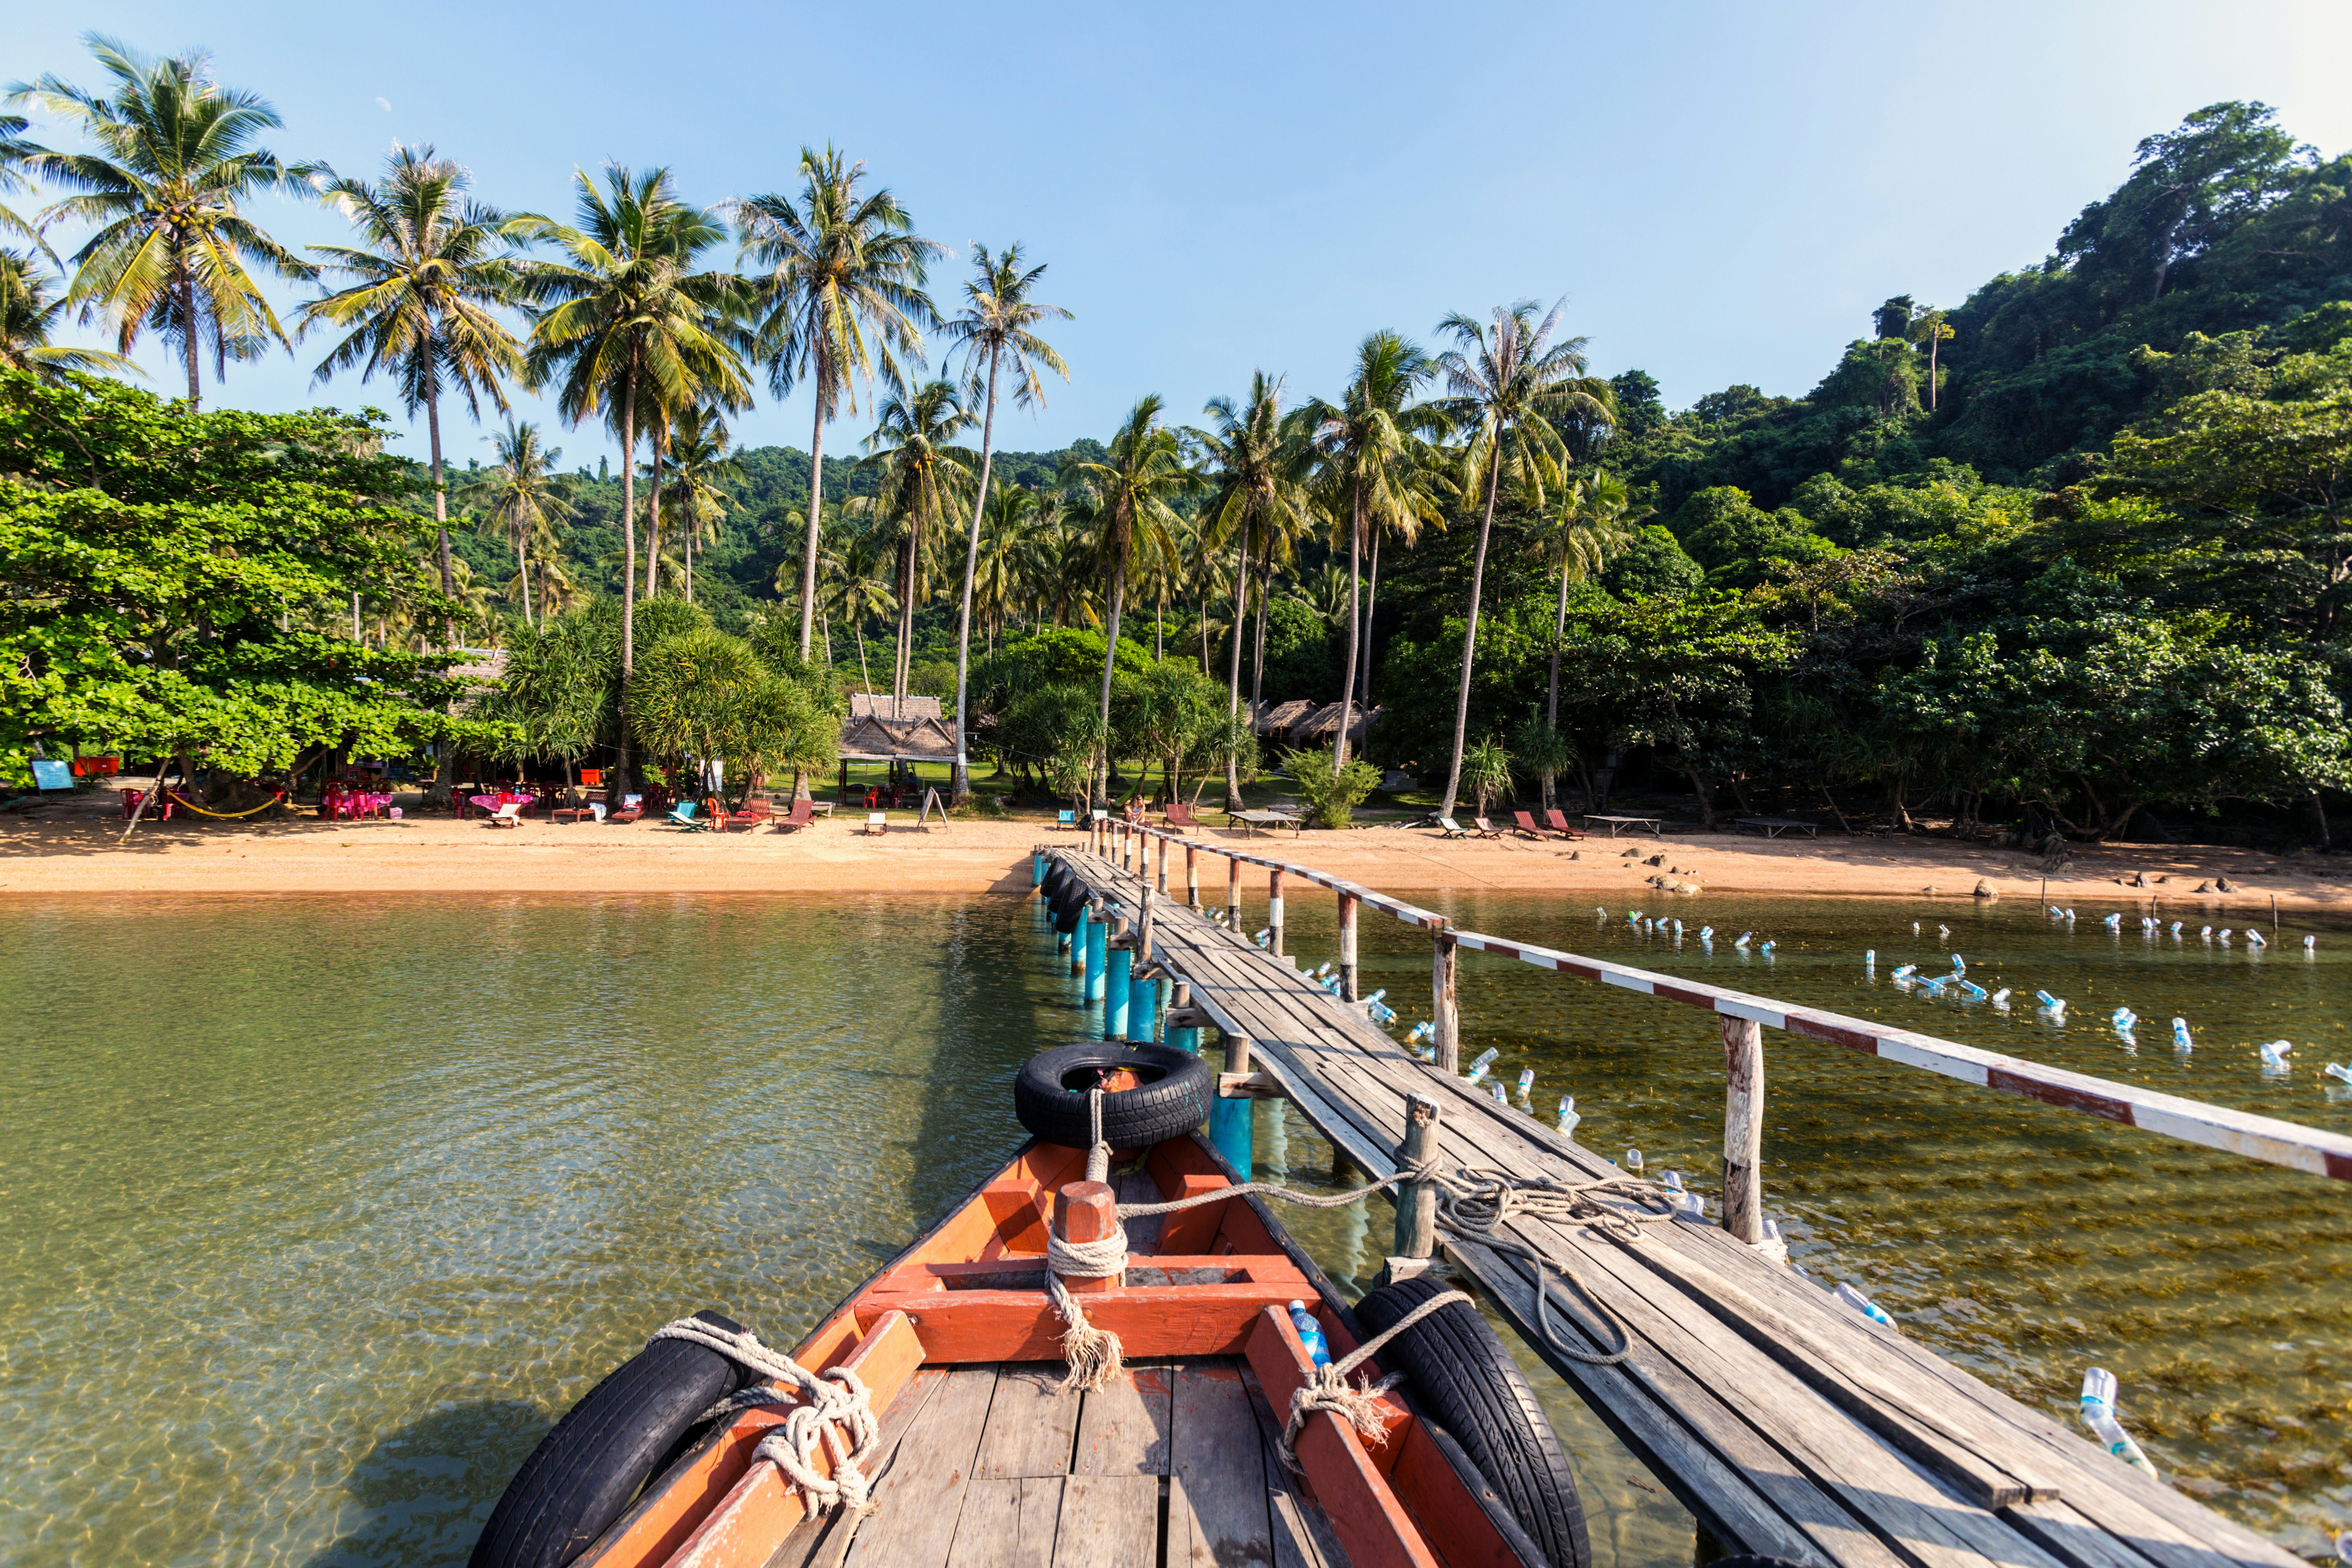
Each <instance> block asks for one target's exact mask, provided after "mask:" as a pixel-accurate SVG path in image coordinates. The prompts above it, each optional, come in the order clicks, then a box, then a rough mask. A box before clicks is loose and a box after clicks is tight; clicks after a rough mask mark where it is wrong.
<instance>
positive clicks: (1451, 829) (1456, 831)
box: [1437, 816, 1470, 838]
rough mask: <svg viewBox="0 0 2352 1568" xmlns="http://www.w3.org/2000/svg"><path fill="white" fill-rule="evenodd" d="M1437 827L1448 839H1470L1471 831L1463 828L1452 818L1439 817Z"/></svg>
mask: <svg viewBox="0 0 2352 1568" xmlns="http://www.w3.org/2000/svg"><path fill="white" fill-rule="evenodd" d="M1437 827H1438V831H1439V832H1441V833H1443V834H1444V835H1445V837H1448V838H1467V837H1470V830H1469V829H1468V828H1466V827H1465V826H1462V825H1461V824H1460V823H1458V822H1456V821H1454V819H1453V818H1452V817H1450V816H1441V817H1439V818H1438V819H1437Z"/></svg>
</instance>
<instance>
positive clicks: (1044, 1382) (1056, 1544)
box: [768, 1356, 1348, 1568]
mask: <svg viewBox="0 0 2352 1568" xmlns="http://www.w3.org/2000/svg"><path fill="white" fill-rule="evenodd" d="M1062 1370H1063V1369H1062V1368H1061V1367H1060V1366H1059V1365H1058V1364H1053V1365H1047V1364H1044V1363H1020V1364H1007V1365H1003V1366H1001V1367H1000V1366H995V1365H982V1366H958V1367H950V1368H929V1367H927V1368H925V1369H924V1370H922V1371H921V1372H919V1373H917V1374H916V1376H915V1378H914V1379H913V1381H912V1382H910V1383H909V1384H908V1387H907V1390H906V1391H905V1393H904V1394H901V1395H900V1396H899V1397H898V1399H896V1400H893V1401H892V1402H891V1405H890V1406H889V1408H887V1409H886V1410H885V1411H884V1412H883V1416H882V1437H883V1456H884V1457H883V1458H882V1460H881V1462H880V1463H879V1464H878V1465H877V1467H876V1471H877V1485H876V1487H875V1497H876V1499H877V1501H878V1502H879V1503H880V1504H881V1507H880V1509H879V1510H877V1512H876V1513H875V1514H874V1516H873V1517H872V1518H870V1519H867V1520H866V1521H863V1522H862V1523H860V1524H859V1525H857V1527H856V1536H855V1539H854V1540H853V1541H852V1542H851V1544H850V1547H849V1551H848V1555H847V1558H846V1561H847V1563H850V1564H853V1565H855V1564H858V1563H871V1564H884V1563H887V1564H892V1565H894V1568H895V1565H898V1564H904V1565H906V1568H1056V1565H1059V1564H1074V1565H1083V1568H1100V1565H1101V1564H1104V1563H1154V1562H1163V1563H1168V1564H1170V1565H1171V1568H1176V1565H1180V1564H1181V1565H1184V1568H1192V1565H1194V1564H1198V1565H1200V1568H1209V1565H1211V1564H1218V1565H1223V1564H1252V1565H1261V1568H1348V1559H1347V1557H1346V1555H1345V1554H1344V1553H1343V1552H1340V1550H1339V1546H1338V1544H1337V1542H1336V1539H1335V1537H1334V1536H1333V1533H1332V1531H1331V1526H1330V1522H1329V1521H1328V1520H1327V1519H1325V1518H1324V1517H1323V1513H1322V1510H1320V1509H1318V1508H1317V1507H1316V1506H1315V1504H1313V1503H1312V1502H1309V1501H1307V1500H1305V1499H1303V1498H1302V1497H1300V1496H1299V1495H1298V1494H1297V1491H1295V1490H1294V1489H1293V1487H1292V1484H1291V1481H1290V1479H1289V1477H1288V1476H1287V1475H1286V1473H1285V1472H1284V1471H1283V1469H1282V1466H1281V1462H1280V1460H1279V1459H1277V1458H1276V1457H1275V1453H1274V1447H1273V1445H1274V1441H1275V1438H1276V1436H1278V1435H1279V1434H1280V1432H1281V1423H1280V1422H1279V1421H1278V1420H1277V1419H1276V1416H1275V1415H1274V1412H1273V1409H1272V1408H1271V1406H1270V1405H1268V1404H1267V1403H1266V1398H1265V1391H1264V1390H1263V1389H1261V1388H1260V1387H1259V1386H1258V1384H1257V1380H1256V1379H1255V1377H1253V1376H1252V1375H1251V1373H1250V1372H1249V1369H1248V1367H1247V1366H1246V1365H1245V1364H1244V1363H1243V1362H1242V1361H1241V1359H1240V1358H1238V1357H1233V1356H1218V1357H1209V1358H1203V1359H1199V1360H1191V1361H1181V1362H1149V1363H1142V1364H1140V1365H1130V1366H1129V1373H1131V1374H1132V1378H1131V1381H1130V1382H1128V1383H1126V1384H1121V1385H1120V1386H1118V1387H1115V1388H1113V1389H1110V1390H1107V1391H1105V1392H1103V1393H1099V1394H1064V1393H1062V1392H1061V1390H1060V1388H1059V1386H1058V1384H1059V1383H1060V1379H1061V1373H1062ZM1163 1502H1164V1504H1165V1506H1164V1507H1163ZM837 1527H838V1521H837V1520H836V1518H835V1516H832V1515H828V1516H826V1517H825V1518H824V1520H822V1521H807V1522H804V1523H803V1524H802V1525H801V1526H800V1527H799V1528H798V1529H796V1530H794V1531H793V1533H792V1534H791V1535H790V1536H789V1537H787V1538H786V1539H785V1541H784V1542H783V1544H782V1546H781V1547H780V1548H779V1549H778V1550H777V1552H776V1553H775V1555H774V1556H773V1557H772V1558H771V1559H770V1560H769V1564H768V1568H815V1565H817V1564H822V1563H832V1562H835V1561H836V1560H837V1543H835V1542H834V1541H833V1540H832V1534H833V1531H835V1529H836V1528H837Z"/></svg>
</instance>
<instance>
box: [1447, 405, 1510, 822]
mask: <svg viewBox="0 0 2352 1568" xmlns="http://www.w3.org/2000/svg"><path fill="white" fill-rule="evenodd" d="M1502 486H1503V447H1502V442H1501V440H1500V439H1499V438H1497V440H1496V443H1495V452H1494V456H1493V458H1491V459H1490V460H1489V467H1488V468H1487V470H1486V511H1485V512H1484V513H1483V514H1482V515H1481V516H1480V518H1479V520H1478V553H1477V555H1476V556H1475V558H1474V559H1473V560H1472V562H1471V565H1470V624H1469V625H1468V626H1465V627H1464V628H1463V631H1462V687H1461V689H1460V691H1459V692H1458V693H1457V694H1456V695H1455V697H1454V762H1453V763H1452V765H1451V766H1449V767H1448V768H1447V769H1446V771H1445V804H1444V805H1443V806H1441V807H1439V808H1438V813H1437V814H1438V815H1439V816H1453V815H1454V796H1455V795H1458V794H1459V793H1460V792H1461V788H1462V742H1463V740H1464V738H1465V734H1466V732H1467V731H1468V730H1469V727H1470V668H1471V664H1472V661H1473V660H1474V659H1475V658H1477V652H1478V596H1479V595H1480V593H1481V592H1482V591H1483V590H1484V589H1485V588H1486V537H1487V535H1488V534H1489V533H1491V532H1493V531H1494V527H1495V497H1496V492H1498V491H1499V490H1500V489H1502Z"/></svg>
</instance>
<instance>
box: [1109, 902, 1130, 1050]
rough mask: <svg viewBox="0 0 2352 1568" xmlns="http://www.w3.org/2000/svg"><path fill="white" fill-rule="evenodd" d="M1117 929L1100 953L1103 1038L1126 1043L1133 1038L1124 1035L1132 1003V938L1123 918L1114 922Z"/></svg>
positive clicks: (1126, 1033)
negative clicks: (1101, 959)
mask: <svg viewBox="0 0 2352 1568" xmlns="http://www.w3.org/2000/svg"><path fill="white" fill-rule="evenodd" d="M1116 925H1117V929H1116V930H1115V931H1113V932H1112V933H1111V934H1110V936H1109V938H1108V940H1107V941H1106V942H1104V944H1103V947H1104V952H1103V1038H1104V1039H1106V1040H1126V1039H1132V1038H1133V1036H1131V1035H1129V1033H1128V1032H1127V1031H1128V1020H1129V1014H1130V1012H1131V1011H1132V1008H1133V1005H1134V1001H1135V937H1134V935H1133V933H1132V932H1130V931H1129V930H1128V926H1127V920H1126V917H1124V916H1121V917H1120V918H1119V919H1118V921H1117V922H1116Z"/></svg>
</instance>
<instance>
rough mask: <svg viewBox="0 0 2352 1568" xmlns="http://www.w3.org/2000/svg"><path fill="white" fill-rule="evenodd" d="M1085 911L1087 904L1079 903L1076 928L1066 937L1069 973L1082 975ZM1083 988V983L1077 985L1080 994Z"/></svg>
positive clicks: (1085, 937) (1084, 946) (1085, 944)
mask: <svg viewBox="0 0 2352 1568" xmlns="http://www.w3.org/2000/svg"><path fill="white" fill-rule="evenodd" d="M1087 912H1088V911H1087V906H1086V905H1084V904H1080V905H1079V906H1078V923H1077V926H1076V929H1074V930H1073V931H1071V932H1070V934H1069V936H1068V938H1067V941H1068V942H1069V944H1070V947H1069V952H1070V973H1073V974H1078V975H1083V974H1085V973H1086V972H1087ZM1085 989H1086V988H1085V986H1084V984H1081V985H1080V986H1079V991H1080V994H1084V992H1085Z"/></svg>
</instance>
